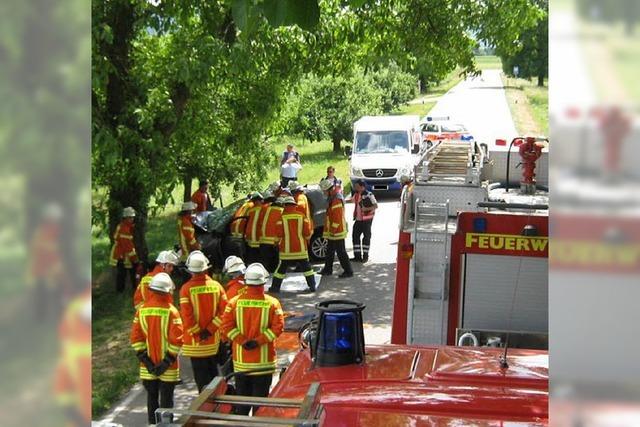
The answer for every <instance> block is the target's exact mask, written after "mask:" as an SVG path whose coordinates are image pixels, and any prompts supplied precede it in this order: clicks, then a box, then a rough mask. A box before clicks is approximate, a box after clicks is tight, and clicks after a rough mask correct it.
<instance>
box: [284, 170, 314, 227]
mask: <svg viewBox="0 0 640 427" xmlns="http://www.w3.org/2000/svg"><path fill="white" fill-rule="evenodd" d="M289 191H291V195H292V196H293V198H294V199H295V201H296V203H297V204H298V208H299V209H300V212H302V213H303V214H304V215H305V216H306V217H307V219H308V220H309V224H311V229H312V230H313V229H314V226H313V215H312V214H311V206H310V205H309V199H308V198H307V196H306V194H304V187H303V186H302V185H300V183H299V182H298V181H289Z"/></svg>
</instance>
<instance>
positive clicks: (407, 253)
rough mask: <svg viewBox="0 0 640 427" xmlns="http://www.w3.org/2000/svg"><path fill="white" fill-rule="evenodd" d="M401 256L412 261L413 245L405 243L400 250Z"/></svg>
mask: <svg viewBox="0 0 640 427" xmlns="http://www.w3.org/2000/svg"><path fill="white" fill-rule="evenodd" d="M400 256H402V258H403V259H411V257H413V245H412V244H411V243H405V244H404V245H402V247H401V248H400Z"/></svg>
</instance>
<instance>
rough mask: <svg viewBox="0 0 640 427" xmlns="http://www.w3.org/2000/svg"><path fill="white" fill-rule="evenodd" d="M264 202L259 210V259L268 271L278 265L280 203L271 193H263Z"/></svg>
mask: <svg viewBox="0 0 640 427" xmlns="http://www.w3.org/2000/svg"><path fill="white" fill-rule="evenodd" d="M265 196H266V197H265V203H263V205H262V208H261V210H260V216H259V225H260V239H259V241H260V260H261V262H262V264H263V265H264V267H265V268H266V269H267V271H268V272H269V273H273V272H274V271H276V267H277V266H278V246H277V245H278V242H277V239H278V236H277V234H276V230H277V227H278V225H279V224H281V223H282V209H283V208H282V205H281V204H279V203H278V202H277V201H276V198H275V196H274V195H273V193H267V195H265Z"/></svg>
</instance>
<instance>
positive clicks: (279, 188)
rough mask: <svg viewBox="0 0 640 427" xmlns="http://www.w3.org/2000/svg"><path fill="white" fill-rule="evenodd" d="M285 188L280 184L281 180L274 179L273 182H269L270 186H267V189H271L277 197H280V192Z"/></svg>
mask: <svg viewBox="0 0 640 427" xmlns="http://www.w3.org/2000/svg"><path fill="white" fill-rule="evenodd" d="M282 190H283V188H282V185H281V184H280V181H273V182H272V183H271V184H269V187H268V188H267V191H270V192H271V193H273V195H274V196H275V197H280V192H281V191H282Z"/></svg>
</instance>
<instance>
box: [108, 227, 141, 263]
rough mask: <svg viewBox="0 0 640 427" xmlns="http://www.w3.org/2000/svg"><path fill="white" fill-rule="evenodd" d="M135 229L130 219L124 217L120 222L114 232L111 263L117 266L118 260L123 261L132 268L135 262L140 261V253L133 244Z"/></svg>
mask: <svg viewBox="0 0 640 427" xmlns="http://www.w3.org/2000/svg"><path fill="white" fill-rule="evenodd" d="M133 231H134V225H133V222H132V221H131V220H129V219H123V220H122V221H121V222H120V224H118V226H117V227H116V231H115V233H113V247H112V248H111V257H110V259H109V264H110V265H112V266H116V265H118V261H123V262H124V266H125V267H126V268H131V267H133V263H134V262H138V254H137V253H136V248H135V246H134V245H133Z"/></svg>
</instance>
